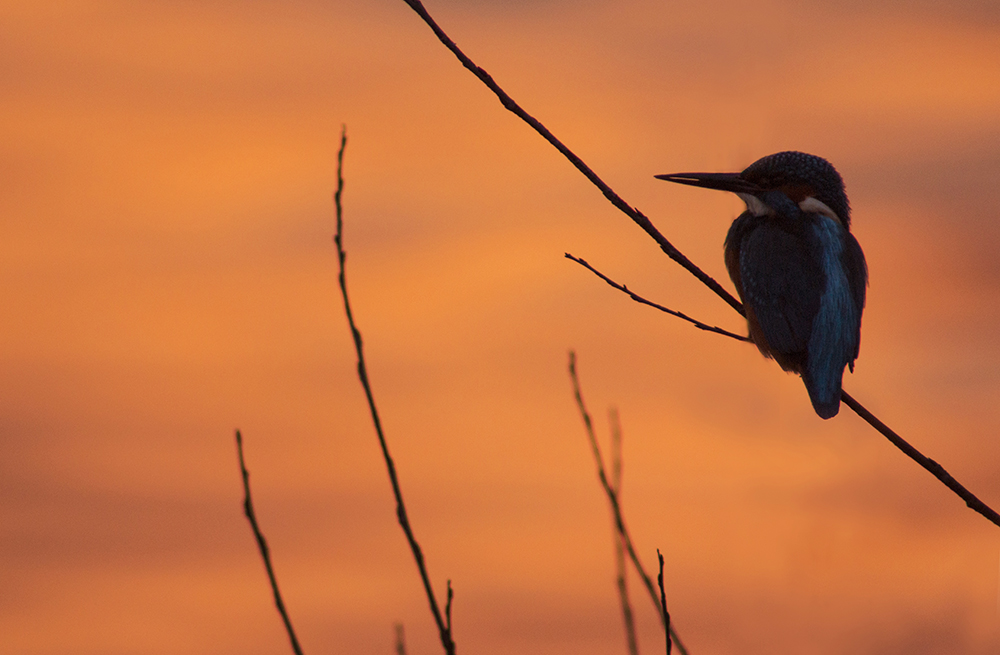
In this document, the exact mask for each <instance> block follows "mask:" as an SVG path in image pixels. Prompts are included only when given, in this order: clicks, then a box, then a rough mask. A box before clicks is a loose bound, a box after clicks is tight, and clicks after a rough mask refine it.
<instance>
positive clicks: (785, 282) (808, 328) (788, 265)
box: [740, 223, 823, 354]
mask: <svg viewBox="0 0 1000 655" xmlns="http://www.w3.org/2000/svg"><path fill="white" fill-rule="evenodd" d="M822 276H823V273H822V272H821V270H820V269H819V267H817V266H816V263H815V262H813V261H812V260H811V259H810V257H809V254H808V252H807V250H806V248H805V244H804V242H803V240H802V237H801V236H797V235H794V234H792V233H790V232H787V231H785V230H783V229H781V228H779V227H777V226H775V225H773V224H770V223H765V224H763V225H761V226H760V227H758V228H757V229H755V230H754V231H753V232H751V233H750V234H748V235H747V236H746V237H745V238H744V239H743V242H742V244H741V248H740V277H741V282H742V285H743V297H744V301H745V302H746V303H747V304H748V305H749V306H750V308H751V309H752V310H753V312H754V314H755V315H756V318H757V322H758V323H759V324H760V329H761V332H762V333H763V336H764V338H765V339H766V340H767V343H768V346H769V347H770V350H772V351H775V352H776V353H780V354H793V353H805V351H806V349H807V347H808V344H809V336H810V334H811V332H812V323H813V318H814V317H815V316H816V314H817V312H818V311H819V303H820V297H821V294H822V291H823V277H822Z"/></svg>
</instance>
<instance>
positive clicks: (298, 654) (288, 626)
mask: <svg viewBox="0 0 1000 655" xmlns="http://www.w3.org/2000/svg"><path fill="white" fill-rule="evenodd" d="M236 454H237V455H238V456H239V460H240V475H241V476H242V477H243V513H244V514H245V515H246V517H247V520H248V521H250V527H251V528H252V529H253V536H254V538H255V539H256V540H257V548H258V549H259V550H260V556H261V559H263V560H264V568H265V569H267V579H268V580H270V582H271V593H273V594H274V605H275V606H276V607H277V608H278V614H280V615H281V620H282V622H284V624H285V632H287V633H288V640H289V641H290V642H291V643H292V652H294V653H295V655H302V648H301V647H300V646H299V640H298V638H297V637H296V636H295V630H293V629H292V620H291V619H290V618H288V612H287V611H286V610H285V602H284V601H283V600H282V599H281V591H280V590H279V589H278V579H277V578H276V577H275V576H274V567H273V566H272V565H271V551H270V549H269V548H268V547H267V541H266V540H265V539H264V533H263V532H261V531H260V526H259V525H258V524H257V515H256V513H254V511H253V499H252V498H251V497H250V472H249V471H247V467H246V463H245V462H244V461H243V437H242V435H240V431H239V430H237V431H236Z"/></svg>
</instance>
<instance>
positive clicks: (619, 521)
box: [569, 350, 687, 655]
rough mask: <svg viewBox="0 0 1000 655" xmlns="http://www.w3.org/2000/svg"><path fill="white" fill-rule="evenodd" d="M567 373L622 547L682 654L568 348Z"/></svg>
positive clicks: (574, 357)
mask: <svg viewBox="0 0 1000 655" xmlns="http://www.w3.org/2000/svg"><path fill="white" fill-rule="evenodd" d="M569 377H570V380H571V381H572V382H573V396H574V398H576V406H577V407H578V408H579V410H580V416H581V417H582V418H583V425H584V427H585V428H586V430H587V441H588V442H589V443H590V450H591V452H592V453H593V455H594V462H595V464H596V465H597V479H598V480H600V482H601V487H602V488H603V489H604V493H605V495H607V497H608V502H609V503H610V504H611V514H612V516H613V518H614V521H615V528H616V529H617V530H618V534H619V535H621V539H622V543H623V544H624V546H625V551H626V552H627V553H628V556H629V559H631V560H632V564H633V566H635V571H636V573H638V574H639V577H640V578H641V579H642V584H643V586H645V587H646V591H647V592H648V593H649V598H650V600H652V601H653V606H654V607H655V608H656V614H657V615H658V616H659V617H660V622H661V623H662V624H663V627H664V629H666V630H669V632H670V636H671V637H672V638H673V641H674V642H675V643H676V644H677V650H678V651H679V652H680V653H681V655H687V649H685V648H684V645H683V644H682V643H681V640H680V637H678V636H677V632H676V630H674V626H673V625H672V624H671V623H670V617H669V616H667V615H665V614H664V613H663V611H662V610H661V608H660V599H659V597H658V596H657V594H656V587H654V586H653V580H652V579H651V578H650V577H649V574H648V573H646V569H644V568H643V566H642V562H640V561H639V556H638V555H636V553H635V548H634V547H633V546H632V536H631V535H630V534H629V531H628V528H626V527H625V517H623V516H622V510H621V505H620V504H619V503H618V494H616V493H615V490H614V489H612V488H611V484H610V483H609V482H608V476H607V474H606V473H605V471H604V458H603V457H602V456H601V447H600V446H599V445H598V443H597V437H596V436H595V435H594V424H593V422H592V421H591V420H590V412H588V411H587V406H586V405H585V404H584V402H583V394H582V392H581V391H580V380H579V378H578V377H577V374H576V353H575V352H573V351H572V350H571V351H569Z"/></svg>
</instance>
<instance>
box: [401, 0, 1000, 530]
mask: <svg viewBox="0 0 1000 655" xmlns="http://www.w3.org/2000/svg"><path fill="white" fill-rule="evenodd" d="M403 2H405V3H406V4H407V5H409V6H410V8H411V9H413V11H415V12H416V13H417V15H418V16H420V18H421V19H422V20H423V21H424V22H425V23H427V25H428V26H429V27H430V28H431V30H432V31H433V32H434V34H435V36H437V38H438V40H440V41H441V43H443V44H444V46H445V47H446V48H448V50H450V51H451V52H452V54H454V55H455V56H456V57H457V58H458V60H459V61H460V62H461V63H462V65H463V66H465V67H466V68H467V69H468V70H469V71H470V72H471V73H472V74H473V75H475V76H476V77H477V78H479V80H480V81H482V83H483V84H485V85H486V86H487V88H489V89H490V91H492V92H493V93H495V94H496V96H497V98H499V99H500V104H502V105H503V106H504V108H506V109H507V110H508V111H510V112H512V113H513V114H514V115H516V116H517V117H518V118H520V119H521V120H523V121H524V122H525V123H527V124H528V125H530V126H531V128H532V129H534V130H535V131H536V132H538V134H540V135H541V136H542V138H544V139H545V140H546V141H548V142H549V143H550V144H552V146H553V147H555V148H556V150H558V151H559V152H560V153H562V155H563V156H564V157H566V159H568V160H569V161H570V163H571V164H573V166H575V167H576V169H577V170H579V171H580V172H581V173H583V175H584V176H585V177H586V178H587V179H588V180H590V181H591V183H593V184H594V186H596V187H597V188H598V189H600V191H601V193H602V194H604V197H605V198H607V199H608V201H609V202H610V203H611V204H612V205H614V206H615V207H617V208H618V209H619V210H621V212H622V213H624V214H625V215H626V216H628V217H629V218H630V219H632V221H633V222H634V223H635V224H636V225H638V226H639V227H641V228H642V229H643V231H645V232H646V234H648V235H649V236H650V237H652V238H653V240H654V241H656V243H657V245H659V246H660V250H662V251H663V252H664V253H665V254H666V255H667V256H668V257H670V258H671V259H672V260H674V261H675V262H677V263H678V264H680V265H681V266H682V267H683V268H684V269H685V270H686V271H688V272H689V273H691V275H694V276H695V277H696V278H698V280H700V281H701V282H702V283H703V284H704V285H705V286H707V287H708V288H709V289H711V290H712V291H714V292H715V294H716V295H717V296H719V297H720V298H722V299H723V300H725V301H726V302H727V303H729V306H730V307H732V308H733V309H735V310H736V311H737V312H739V313H740V314H741V315H743V314H744V311H743V305H742V304H741V303H740V301H738V300H737V299H736V298H734V297H733V295H732V294H731V293H729V292H728V291H726V290H725V289H724V288H723V287H722V286H721V285H720V284H719V283H718V282H716V280H715V279H714V278H712V277H711V276H709V275H708V274H707V273H705V272H704V271H702V270H701V269H700V268H698V267H697V266H696V265H695V264H694V263H693V262H692V261H691V260H690V259H688V258H687V257H686V256H685V255H684V254H683V253H681V251H679V250H678V249H677V248H675V247H674V245H673V244H672V243H670V242H669V241H668V240H667V238H666V237H665V236H663V235H662V234H661V233H660V231H659V230H657V229H656V228H655V227H654V226H653V223H652V222H651V221H650V220H649V219H648V218H646V216H645V215H644V214H643V213H642V212H640V211H639V210H638V209H636V208H634V207H632V206H631V205H629V204H628V203H627V202H625V200H623V199H622V197H621V196H619V195H618V194H617V193H615V192H614V190H613V189H612V188H611V187H610V186H608V185H607V184H606V183H605V182H604V180H602V179H601V178H599V177H598V176H597V174H596V173H595V172H594V171H593V170H591V168H590V167H589V166H587V164H585V163H584V162H583V160H582V159H580V158H579V157H578V156H577V155H576V153H574V152H573V151H572V150H570V149H569V148H568V147H566V145H564V144H563V143H562V141H560V140H559V139H557V138H556V137H555V135H553V134H552V132H550V131H549V130H548V128H546V127H545V126H544V125H542V124H541V123H540V122H539V121H538V120H537V119H536V118H534V117H533V116H531V115H530V114H529V113H528V112H526V111H525V110H524V109H522V108H521V106H520V105H519V104H517V102H515V101H514V99H513V98H511V97H510V96H509V95H508V94H507V92H506V91H504V90H503V89H502V88H500V85H499V84H497V83H496V82H495V81H494V80H493V78H492V77H490V74H489V73H487V72H486V71H485V70H483V69H482V68H480V67H479V66H477V65H476V63H475V62H473V61H472V60H471V59H469V57H468V56H467V55H466V54H465V53H464V52H462V51H461V50H460V49H459V47H458V46H457V45H455V42H454V41H452V40H451V38H450V37H449V36H448V35H447V34H445V32H444V30H442V29H441V28H440V27H439V26H438V24H437V22H436V21H435V20H434V19H433V18H431V15H430V14H429V13H427V10H426V9H425V8H424V5H423V4H422V3H421V2H420V0H403ZM842 398H843V399H844V402H845V403H846V404H847V406H848V407H850V408H851V409H853V410H854V411H855V413H857V414H858V416H860V417H861V418H863V419H864V420H865V421H867V422H868V424H869V425H871V426H872V427H873V428H875V429H876V430H878V431H879V432H881V433H882V434H883V435H884V436H886V437H887V438H888V439H889V441H891V442H892V443H893V444H894V445H895V446H896V447H898V448H901V449H902V450H903V452H904V453H906V454H907V455H909V456H910V457H912V458H913V459H914V461H916V462H917V463H919V464H920V465H921V466H922V467H923V468H924V469H926V470H927V471H928V472H930V473H931V474H932V475H933V476H934V477H936V478H937V479H938V480H940V481H941V482H943V483H944V484H945V485H946V486H947V487H948V488H949V489H951V490H952V491H954V492H955V493H956V494H958V495H959V497H961V498H962V499H963V500H965V501H966V504H967V505H968V506H969V507H970V508H972V509H973V510H975V511H977V512H979V513H980V514H982V515H983V516H984V517H986V519H987V520H989V521H991V522H992V523H994V524H995V525H997V526H1000V515H998V514H997V513H996V512H995V511H994V510H993V509H991V508H990V507H989V506H988V505H986V503H983V502H982V501H981V500H979V499H978V498H976V497H975V496H974V495H972V493H971V492H969V491H968V490H965V488H964V487H962V486H961V485H959V484H958V483H957V482H955V481H954V479H953V478H951V476H950V475H948V474H947V473H946V472H944V469H941V468H940V466H938V465H937V464H936V462H933V460H930V459H928V458H926V457H924V456H923V455H920V457H919V458H917V457H913V455H911V454H910V452H908V451H907V449H906V448H903V447H902V446H901V444H900V443H899V442H902V439H898V441H897V440H896V439H893V438H892V437H890V436H889V434H887V432H886V431H888V432H892V431H891V430H889V428H887V427H885V424H884V423H882V422H881V421H879V419H878V418H876V417H875V415H874V414H872V413H871V412H869V411H868V410H867V409H865V408H864V407H863V406H862V405H861V403H859V402H857V401H856V400H854V399H853V398H850V396H848V395H847V393H846V392H842ZM848 398H850V400H848ZM880 425H881V426H882V427H884V428H885V430H886V431H883V430H882V429H881V428H879V426H880ZM892 434H895V433H892ZM897 438H898V436H897ZM903 443H905V442H903ZM907 446H908V447H909V448H910V449H912V450H913V452H914V453H916V454H919V452H918V451H917V450H916V449H915V448H913V447H912V446H909V444H907ZM932 463H933V465H932ZM937 469H940V471H938V470H937ZM945 476H946V477H945ZM948 480H951V482H953V483H954V485H955V486H953V485H952V484H951V483H949V482H948ZM956 487H960V488H961V489H962V490H963V491H962V492H960V491H959V490H958V489H957V488H956Z"/></svg>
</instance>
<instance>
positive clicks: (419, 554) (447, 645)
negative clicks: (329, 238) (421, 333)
mask: <svg viewBox="0 0 1000 655" xmlns="http://www.w3.org/2000/svg"><path fill="white" fill-rule="evenodd" d="M346 147H347V128H346V127H344V128H343V130H342V131H341V134H340V150H339V152H338V153H337V191H336V193H334V194H333V202H334V205H335V206H336V209H337V233H336V234H335V235H334V237H333V242H334V243H335V244H336V245H337V260H338V261H339V263H340V275H339V280H340V293H341V296H342V297H343V299H344V313H345V314H347V324H348V325H349V326H350V328H351V336H352V337H353V339H354V350H355V351H356V353H357V355H358V378H359V379H360V380H361V386H362V387H364V390H365V398H367V399H368V409H369V411H370V412H371V416H372V423H373V424H374V425H375V433H376V434H377V435H378V443H379V446H381V448H382V457H383V458H384V459H385V467H386V469H387V470H388V472H389V481H390V482H391V483H392V493H393V495H394V496H395V497H396V517H397V518H398V519H399V525H400V526H401V527H402V528H403V533H404V534H405V535H406V540H407V542H409V544H410V550H411V551H412V552H413V558H414V559H415V560H416V561H417V568H418V569H419V570H420V579H421V580H422V581H423V583H424V591H425V592H426V594H427V601H428V602H429V603H430V606H431V614H433V615H434V621H435V623H437V628H438V633H439V635H440V637H441V645H442V646H444V650H445V653H447V655H454V653H455V642H454V640H452V638H451V626H450V625H449V624H448V623H446V622H445V620H444V618H443V617H442V616H441V611H440V609H438V602H437V598H436V597H435V595H434V588H433V587H432V586H431V580H430V577H429V576H428V575H427V566H426V565H425V564H424V554H423V551H421V550H420V544H418V543H417V539H416V537H414V536H413V529H412V528H411V527H410V520H409V518H408V517H407V514H406V505H405V504H404V503H403V492H402V490H401V488H400V486H399V479H398V478H397V477H396V465H395V464H394V463H393V461H392V456H391V455H390V454H389V446H388V444H387V443H386V440H385V434H384V433H383V432H382V421H381V420H380V419H379V414H378V410H377V409H376V408H375V397H374V396H373V395H372V389H371V384H370V383H369V381H368V369H367V367H366V366H365V354H364V347H363V344H362V340H361V332H360V331H359V330H358V328H357V326H356V325H355V323H354V313H353V312H352V311H351V303H350V301H349V300H348V296H347V276H346V273H345V263H346V261H347V253H346V252H345V251H344V240H343V235H344V231H343V230H344V220H343V206H342V204H341V197H342V195H343V191H344V176H343V168H344V149H345V148H346Z"/></svg>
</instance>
